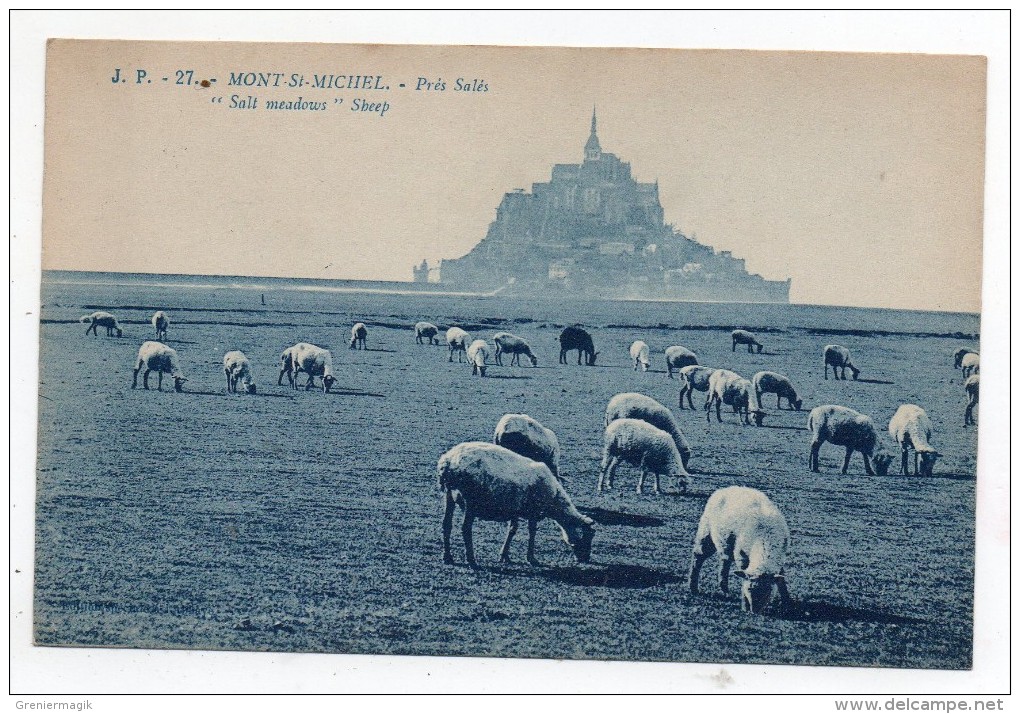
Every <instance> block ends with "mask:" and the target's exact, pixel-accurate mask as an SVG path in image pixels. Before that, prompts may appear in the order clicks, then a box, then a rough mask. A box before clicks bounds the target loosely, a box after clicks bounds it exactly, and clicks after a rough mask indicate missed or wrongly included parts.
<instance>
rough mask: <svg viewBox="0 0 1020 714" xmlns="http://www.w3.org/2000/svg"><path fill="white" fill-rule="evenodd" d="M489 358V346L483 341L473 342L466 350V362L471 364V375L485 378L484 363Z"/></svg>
mask: <svg viewBox="0 0 1020 714" xmlns="http://www.w3.org/2000/svg"><path fill="white" fill-rule="evenodd" d="M488 358H489V346H488V345H487V344H486V343H485V340H475V341H474V342H472V343H471V344H470V346H468V348H467V360H468V362H470V363H471V374H477V375H478V376H479V377H484V376H485V361H486V360H487V359H488Z"/></svg>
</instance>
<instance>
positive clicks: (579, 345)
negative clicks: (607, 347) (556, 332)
mask: <svg viewBox="0 0 1020 714" xmlns="http://www.w3.org/2000/svg"><path fill="white" fill-rule="evenodd" d="M559 340H560V364H566V363H567V352H569V351H570V350H577V363H578V364H581V354H582V353H583V354H584V363H585V364H586V365H588V366H589V367H592V366H594V365H595V358H596V357H598V356H599V353H598V352H596V351H595V343H594V342H593V341H592V339H591V335H590V334H588V331H587V330H585V329H584V328H582V327H580V326H578V325H571V326H570V327H565V328H563V332H561V333H560V337H559Z"/></svg>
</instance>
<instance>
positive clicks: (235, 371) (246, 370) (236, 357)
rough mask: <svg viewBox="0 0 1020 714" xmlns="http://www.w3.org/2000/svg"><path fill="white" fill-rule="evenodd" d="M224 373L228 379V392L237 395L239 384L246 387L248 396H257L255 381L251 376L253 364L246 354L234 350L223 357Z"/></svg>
mask: <svg viewBox="0 0 1020 714" xmlns="http://www.w3.org/2000/svg"><path fill="white" fill-rule="evenodd" d="M223 373H224V374H225V375H226V377H227V391H228V392H231V393H234V394H236V393H237V384H238V382H240V383H241V384H243V385H244V390H245V391H246V392H248V394H255V390H256V387H255V379H254V378H253V377H252V374H251V362H249V361H248V357H247V356H245V354H244V352H241V351H240V350H233V351H232V352H227V353H226V354H225V355H223Z"/></svg>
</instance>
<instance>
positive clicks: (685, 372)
mask: <svg viewBox="0 0 1020 714" xmlns="http://www.w3.org/2000/svg"><path fill="white" fill-rule="evenodd" d="M714 371H715V369H714V368H713V367H701V366H699V365H690V366H688V367H684V368H683V369H681V370H680V408H681V409H683V408H684V395H686V396H687V404H688V406H690V408H691V409H694V402H693V401H692V400H691V395H692V394H694V390H695V389H696V390H698V391H699V392H707V391H708V387H709V384H708V383H709V379H710V378H711V376H712V372H714ZM706 401H707V400H706Z"/></svg>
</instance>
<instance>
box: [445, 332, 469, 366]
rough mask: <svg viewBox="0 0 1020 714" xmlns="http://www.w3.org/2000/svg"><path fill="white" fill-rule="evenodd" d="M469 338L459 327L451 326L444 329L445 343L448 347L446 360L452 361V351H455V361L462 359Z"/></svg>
mask: <svg viewBox="0 0 1020 714" xmlns="http://www.w3.org/2000/svg"><path fill="white" fill-rule="evenodd" d="M470 340H471V335H469V334H468V333H467V332H465V331H464V330H462V329H460V328H459V327H451V328H450V329H449V330H447V331H446V344H447V345H449V347H450V359H448V360H446V361H447V362H453V353H454V352H456V353H457V361H458V362H461V361H463V359H462V358H463V357H464V355H465V352H467V346H468V342H469V341H470Z"/></svg>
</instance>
